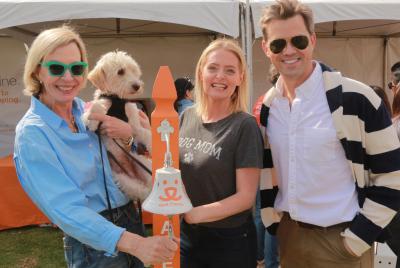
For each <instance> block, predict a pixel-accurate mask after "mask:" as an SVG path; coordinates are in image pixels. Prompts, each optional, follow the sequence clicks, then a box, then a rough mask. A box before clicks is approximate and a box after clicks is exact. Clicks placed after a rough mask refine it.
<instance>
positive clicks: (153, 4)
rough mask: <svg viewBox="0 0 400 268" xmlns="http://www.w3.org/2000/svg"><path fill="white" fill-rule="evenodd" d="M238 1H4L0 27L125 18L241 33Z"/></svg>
mask: <svg viewBox="0 0 400 268" xmlns="http://www.w3.org/2000/svg"><path fill="white" fill-rule="evenodd" d="M239 3H240V1H238V0H57V1H54V0H53V1H52V0H48V1H44V0H42V1H41V0H29V1H27V0H25V1H24V0H2V1H0V10H1V11H2V12H1V13H0V29H1V28H7V27H13V26H18V25H22V24H30V23H37V22H46V21H58V20H71V19H83V18H85V19H88V18H125V19H135V20H147V21H158V22H167V23H175V24H182V25H188V26H193V27H198V28H204V29H208V30H211V31H215V32H217V33H222V34H226V35H230V36H232V37H238V36H239V20H238V18H239Z"/></svg>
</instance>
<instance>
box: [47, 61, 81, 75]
mask: <svg viewBox="0 0 400 268" xmlns="http://www.w3.org/2000/svg"><path fill="white" fill-rule="evenodd" d="M40 65H41V66H43V67H46V68H47V70H49V74H50V75H51V76H63V75H64V74H65V72H66V71H67V70H69V72H70V73H71V75H72V76H82V75H83V73H84V72H85V68H87V67H88V64H87V63H86V62H83V61H76V62H73V63H70V64H65V63H62V62H59V61H45V62H42V63H41V64H40Z"/></svg>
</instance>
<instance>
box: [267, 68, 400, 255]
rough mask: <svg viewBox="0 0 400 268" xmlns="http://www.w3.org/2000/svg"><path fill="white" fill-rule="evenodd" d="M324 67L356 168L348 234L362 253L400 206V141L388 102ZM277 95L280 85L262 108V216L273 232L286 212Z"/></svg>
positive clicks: (338, 131)
mask: <svg viewBox="0 0 400 268" xmlns="http://www.w3.org/2000/svg"><path fill="white" fill-rule="evenodd" d="M321 68H322V73H323V79H324V87H325V89H326V98H327V100H328V105H329V109H330V111H331V113H332V117H333V122H334V126H335V129H336V134H337V137H338V138H339V139H340V142H341V144H342V146H343V148H344V151H345V154H346V158H347V160H348V163H349V165H350V167H351V171H352V176H353V179H354V181H355V184H356V189H357V193H358V201H359V205H360V208H361V209H360V211H359V212H358V213H357V215H356V216H355V218H354V219H353V221H352V222H351V225H350V227H349V228H348V229H346V230H345V231H344V234H343V235H344V236H345V239H346V242H347V244H348V245H349V247H350V248H351V249H352V250H353V252H354V253H356V254H357V255H361V254H362V253H363V252H364V251H366V250H367V249H368V248H369V247H370V246H371V245H372V243H373V242H374V241H376V239H377V238H378V236H379V235H380V234H381V233H382V230H383V228H384V227H385V226H386V225H387V224H388V223H389V222H390V221H391V219H392V218H393V216H394V215H395V214H396V211H398V210H399V209H400V143H399V140H398V138H397V135H396V131H395V129H394V128H393V127H392V122H391V120H390V116H389V114H388V113H387V110H386V109H385V107H384V104H383V102H382V101H381V99H380V98H379V97H378V96H377V95H376V94H375V93H374V91H373V90H372V89H371V88H370V87H368V86H366V85H364V84H362V83H360V82H358V81H355V80H352V79H349V78H346V77H343V76H342V75H341V73H340V72H337V71H333V70H331V69H330V68H329V67H327V66H325V65H323V64H321ZM277 94H278V91H277V90H276V88H274V87H273V88H271V89H270V90H269V91H268V92H267V93H266V94H265V97H264V100H263V103H262V106H261V112H260V128H261V131H262V133H263V136H264V146H265V148H264V167H263V170H262V172H261V180H260V189H261V216H262V219H263V222H264V225H265V226H266V227H267V228H268V231H269V232H271V233H274V232H275V230H276V227H277V225H278V223H279V221H280V218H281V214H280V213H278V212H277V211H275V210H274V209H273V206H274V200H275V197H276V194H277V192H278V187H277V183H276V178H275V173H274V170H273V163H272V156H271V150H270V147H269V143H268V139H267V135H266V128H267V127H268V114H269V109H270V106H271V103H272V101H273V100H274V98H275V97H276V96H277Z"/></svg>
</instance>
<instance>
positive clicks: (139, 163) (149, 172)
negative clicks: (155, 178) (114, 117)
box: [112, 139, 153, 175]
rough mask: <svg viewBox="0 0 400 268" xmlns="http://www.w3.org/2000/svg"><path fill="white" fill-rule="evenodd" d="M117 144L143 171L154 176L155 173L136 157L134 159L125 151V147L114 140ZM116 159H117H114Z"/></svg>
mask: <svg viewBox="0 0 400 268" xmlns="http://www.w3.org/2000/svg"><path fill="white" fill-rule="evenodd" d="M112 140H113V141H114V142H115V144H116V145H117V146H118V147H119V148H120V149H121V150H122V151H123V152H124V153H125V154H126V155H127V156H128V157H129V158H130V159H131V160H133V161H135V162H136V164H138V165H139V166H140V167H141V168H142V169H144V170H145V171H146V172H147V173H148V174H149V175H153V172H152V171H151V170H150V169H149V168H147V167H146V166H145V165H144V164H143V163H141V162H140V161H139V160H137V159H136V158H135V157H133V156H132V155H131V154H130V153H129V152H128V151H127V150H125V148H124V147H122V146H121V145H120V144H119V143H118V142H117V141H116V140H115V139H112ZM114 158H115V157H114Z"/></svg>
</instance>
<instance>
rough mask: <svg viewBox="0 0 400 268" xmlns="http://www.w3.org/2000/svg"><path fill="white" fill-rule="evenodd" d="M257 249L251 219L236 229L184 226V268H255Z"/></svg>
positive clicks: (184, 223)
mask: <svg viewBox="0 0 400 268" xmlns="http://www.w3.org/2000/svg"><path fill="white" fill-rule="evenodd" d="M256 247H257V241H256V230H255V226H254V222H253V219H252V218H251V217H249V220H248V221H247V222H246V223H245V224H243V225H242V226H239V227H235V228H210V227H204V226H199V225H195V224H188V223H186V222H185V221H182V224H181V249H180V251H181V268H221V267H229V268H254V267H256V263H257V261H256V259H257V256H256Z"/></svg>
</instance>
